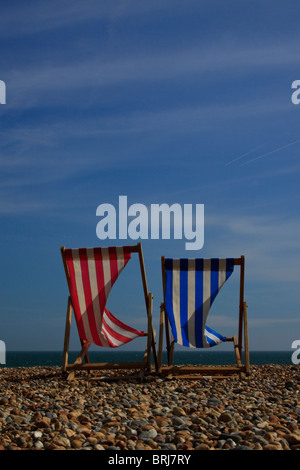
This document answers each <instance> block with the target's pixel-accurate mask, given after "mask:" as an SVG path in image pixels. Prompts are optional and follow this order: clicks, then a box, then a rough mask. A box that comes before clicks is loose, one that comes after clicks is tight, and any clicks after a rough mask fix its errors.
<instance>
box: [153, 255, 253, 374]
mask: <svg viewBox="0 0 300 470" xmlns="http://www.w3.org/2000/svg"><path fill="white" fill-rule="evenodd" d="M235 265H240V266H241V279H240V308H239V330H238V331H239V334H238V336H239V341H238V339H237V335H234V336H233V337H229V338H228V337H225V336H223V335H221V334H220V333H218V332H216V331H214V330H213V329H211V328H209V327H208V326H207V324H206V321H207V317H208V313H209V311H210V308H211V306H212V304H213V301H214V299H215V298H216V296H217V294H218V293H219V291H220V289H221V288H222V286H223V285H224V283H225V282H226V281H227V280H228V279H229V277H230V276H231V275H232V273H233V271H234V267H235ZM162 274H163V288H164V302H163V303H162V305H161V332H160V354H159V356H160V359H159V371H160V372H161V371H162V350H161V348H162V334H163V331H162V330H163V323H164V321H165V322H166V339H167V353H168V368H167V370H169V369H170V366H172V363H173V350H174V343H177V344H179V345H182V346H186V347H189V348H211V347H213V346H216V345H218V344H220V343H222V342H225V341H233V342H234V347H235V353H236V361H237V366H235V367H234V368H233V369H232V368H230V372H237V368H238V371H239V372H241V370H242V369H243V371H244V372H248V364H247V367H245V368H244V367H243V366H242V363H241V349H242V348H241V341H242V330H243V327H244V330H245V350H246V349H247V361H248V333H247V312H246V310H247V308H246V307H247V306H246V303H245V302H244V299H243V296H244V257H241V258H225V259H219V258H212V259H186V258H183V259H173V258H165V257H162ZM245 322H246V324H245ZM168 324H170V327H171V332H172V341H171V340H170V336H169V331H168ZM246 343H247V345H246ZM177 369H178V368H177ZM177 369H176V370H177ZM194 369H195V368H193V370H194ZM246 369H247V370H246ZM201 370H203V371H205V372H208V369H207V368H206V369H205V370H204V369H203V367H202V368H201ZM180 372H182V368H180ZM199 372H200V370H199ZM213 372H214V373H216V372H217V369H216V368H214V369H213ZM224 372H225V368H224V367H222V373H224ZM228 373H229V369H228V368H227V369H226V374H228Z"/></svg>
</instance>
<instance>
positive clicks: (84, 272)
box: [65, 246, 145, 348]
mask: <svg viewBox="0 0 300 470" xmlns="http://www.w3.org/2000/svg"><path fill="white" fill-rule="evenodd" d="M130 258H131V252H130V248H129V247H126V246H125V247H110V248H79V249H66V250H65V260H66V264H67V268H68V272H69V288H70V296H71V300H72V304H73V309H74V313H75V318H76V323H77V328H78V332H79V336H80V339H81V340H82V341H83V342H88V343H94V344H96V345H98V346H105V347H111V348H115V347H118V346H121V345H123V344H126V343H128V342H129V341H131V340H133V339H134V338H136V337H138V336H145V333H144V332H143V331H137V330H136V329H134V328H131V327H130V326H128V325H126V324H125V323H123V322H121V321H120V320H118V319H117V318H116V317H115V316H114V315H112V313H111V312H109V310H107V308H106V303H107V299H108V296H109V293H110V290H111V288H112V286H113V285H114V283H115V282H116V280H117V278H118V276H119V275H120V273H121V272H122V270H123V269H124V268H125V266H126V264H127V263H128V261H129V260H130Z"/></svg>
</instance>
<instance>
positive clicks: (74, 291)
mask: <svg viewBox="0 0 300 470" xmlns="http://www.w3.org/2000/svg"><path fill="white" fill-rule="evenodd" d="M65 259H66V263H67V266H68V270H69V276H70V296H71V300H72V304H73V308H74V314H75V319H76V324H77V329H78V333H79V337H80V339H82V340H83V341H87V338H86V336H85V331H84V326H83V321H82V317H81V312H80V307H79V300H78V294H77V288H76V281H75V271H74V264H73V252H72V250H70V249H67V250H65Z"/></svg>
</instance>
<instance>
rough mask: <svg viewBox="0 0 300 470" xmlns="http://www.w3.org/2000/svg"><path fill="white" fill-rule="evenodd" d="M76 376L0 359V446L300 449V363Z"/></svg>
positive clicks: (94, 448)
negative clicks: (213, 372) (195, 372)
mask: <svg viewBox="0 0 300 470" xmlns="http://www.w3.org/2000/svg"><path fill="white" fill-rule="evenodd" d="M117 373H118V371H115V372H114V374H117ZM78 377H79V380H75V381H72V382H70V381H66V380H65V379H64V378H63V377H62V373H61V369H60V368H59V367H20V368H2V369H0V450H36V451H37V450H112V451H126V450H128V451H137V450H148V451H149V450H155V451H193V450H196V451H197V450H229V451H230V450H281V451H282V450H300V427H299V422H300V403H299V390H300V375H299V367H297V366H295V365H291V366H289V365H288V366H282V365H272V364H271V365H260V366H252V367H251V375H250V377H246V378H242V379H237V378H226V379H220V380H218V379H212V378H199V379H197V380H195V379H192V380H187V379H178V378H176V379H175V378H164V379H162V378H160V377H158V376H156V375H155V374H149V376H146V377H144V378H143V380H141V379H136V378H132V379H130V378H129V379H128V380H117V379H115V380H114V379H113V378H111V379H110V380H108V381H99V380H91V379H88V378H86V377H80V375H79V376H78Z"/></svg>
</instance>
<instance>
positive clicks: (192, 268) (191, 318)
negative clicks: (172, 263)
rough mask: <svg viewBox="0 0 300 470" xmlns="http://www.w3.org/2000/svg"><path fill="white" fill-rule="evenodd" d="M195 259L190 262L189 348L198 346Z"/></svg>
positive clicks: (188, 280) (188, 293)
mask: <svg viewBox="0 0 300 470" xmlns="http://www.w3.org/2000/svg"><path fill="white" fill-rule="evenodd" d="M195 265H196V261H195V259H189V260H188V279H187V282H188V292H187V295H188V306H187V316H188V335H189V347H195V345H196V331H195V301H196V298H195Z"/></svg>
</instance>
